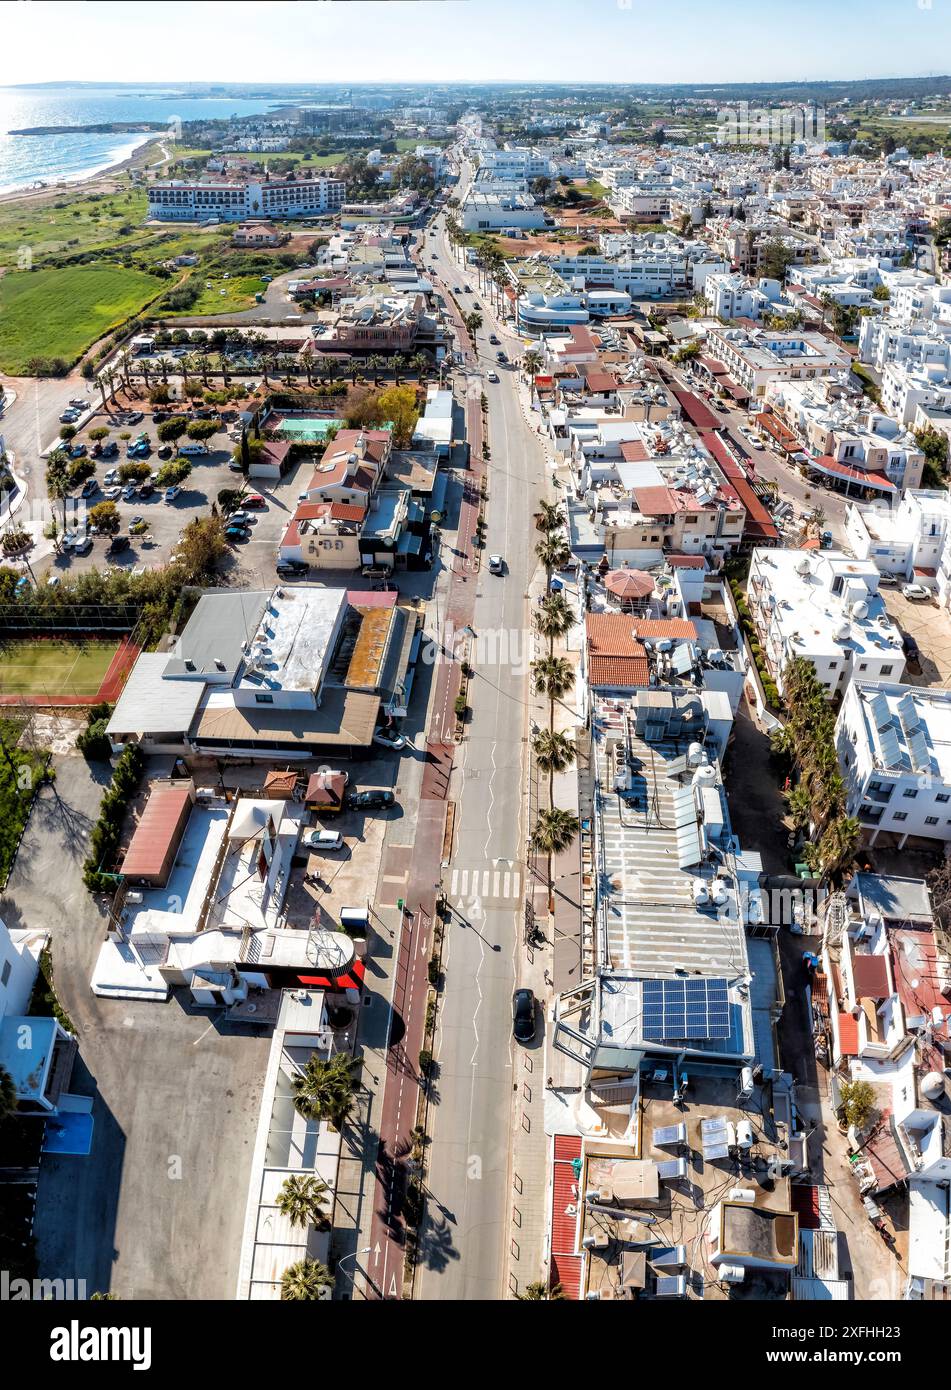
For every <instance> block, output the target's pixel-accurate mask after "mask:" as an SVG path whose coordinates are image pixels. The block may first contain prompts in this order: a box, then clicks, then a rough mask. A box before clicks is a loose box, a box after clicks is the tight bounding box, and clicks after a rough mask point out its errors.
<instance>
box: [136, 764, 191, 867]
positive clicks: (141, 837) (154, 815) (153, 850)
mask: <svg viewBox="0 0 951 1390" xmlns="http://www.w3.org/2000/svg"><path fill="white" fill-rule="evenodd" d="M191 801H192V784H191V781H190V780H189V781H187V782H177V783H174V784H171V785H169V786H164V787H156V788H155V789H154V790H153V792H152V795H151V796H150V797H149V799H148V801H147V802H146V803H145V810H144V811H143V812H142V818H141V820H140V821H139V823H138V825H137V826H136V828H135V833H134V835H133V836H132V839H131V840H130V841H129V848H128V849H127V850H126V853H125V858H124V859H123V861H122V873H123V874H124V875H125V876H126V877H127V878H153V877H154V876H155V875H156V874H159V873H161V871H162V868H163V865H164V864H165V859H166V856H167V854H168V852H169V850H170V849H171V847H172V846H173V845H175V844H176V843H177V841H178V840H179V839H181V831H182V827H183V826H184V824H185V820H184V818H183V813H184V810H185V807H186V806H190V805H191Z"/></svg>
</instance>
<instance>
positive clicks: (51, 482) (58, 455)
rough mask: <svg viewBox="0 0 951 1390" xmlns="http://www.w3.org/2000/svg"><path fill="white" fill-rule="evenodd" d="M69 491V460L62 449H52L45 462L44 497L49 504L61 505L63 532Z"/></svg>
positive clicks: (70, 486)
mask: <svg viewBox="0 0 951 1390" xmlns="http://www.w3.org/2000/svg"><path fill="white" fill-rule="evenodd" d="M71 491H72V484H71V483H70V481H69V459H68V458H67V456H66V454H65V452H64V451H63V450H62V449H54V450H53V452H52V453H51V454H50V456H49V458H48V459H47V460H46V495H47V497H48V498H49V499H50V501H51V502H62V504H63V530H65V529H66V498H67V497H68V496H69V494H70V492H71Z"/></svg>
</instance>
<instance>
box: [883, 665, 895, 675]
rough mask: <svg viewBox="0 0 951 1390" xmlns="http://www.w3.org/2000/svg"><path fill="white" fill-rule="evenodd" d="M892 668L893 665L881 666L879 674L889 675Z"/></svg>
mask: <svg viewBox="0 0 951 1390" xmlns="http://www.w3.org/2000/svg"><path fill="white" fill-rule="evenodd" d="M894 669H895V668H894V666H883V667H882V669H881V671H880V672H879V675H882V676H890V675H891V673H892V671H893V670H894Z"/></svg>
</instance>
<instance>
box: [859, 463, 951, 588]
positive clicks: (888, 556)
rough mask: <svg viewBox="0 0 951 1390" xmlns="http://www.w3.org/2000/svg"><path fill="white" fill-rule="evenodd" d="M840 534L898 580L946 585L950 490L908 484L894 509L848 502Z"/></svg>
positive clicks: (950, 563)
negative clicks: (943, 490)
mask: <svg viewBox="0 0 951 1390" xmlns="http://www.w3.org/2000/svg"><path fill="white" fill-rule="evenodd" d="M845 534H846V538H847V540H848V542H849V546H850V548H851V550H852V553H853V555H855V557H856V558H857V559H859V560H870V561H871V562H872V564H873V565H875V567H876V569H877V570H878V571H879V573H880V574H892V575H895V576H896V578H898V579H900V580H902V582H903V583H904V582H909V583H910V582H912V581H914V582H916V583H919V584H927V585H929V586H932V585H933V586H936V587H938V586H940V585H941V584H942V582H943V585H944V590H943V594H941V601H942V602H943V603H944V604H947V599H948V590H949V588H951V494H949V493H947V492H942V491H940V490H936V489H929V488H913V489H910V490H909V491H908V492H906V493H905V495H904V496H903V497H902V499H901V503H900V504H899V506H898V507H897V508H895V509H891V508H889V507H881V506H878V507H876V506H871V507H859V506H855V505H853V506H850V507H849V509H848V511H847V512H846V516H845Z"/></svg>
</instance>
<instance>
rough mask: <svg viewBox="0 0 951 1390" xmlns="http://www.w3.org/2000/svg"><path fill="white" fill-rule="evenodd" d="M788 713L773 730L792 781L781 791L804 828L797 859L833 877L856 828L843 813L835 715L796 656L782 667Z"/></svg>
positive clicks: (850, 851) (844, 863) (854, 842)
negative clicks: (793, 777) (805, 839)
mask: <svg viewBox="0 0 951 1390" xmlns="http://www.w3.org/2000/svg"><path fill="white" fill-rule="evenodd" d="M783 697H784V700H785V704H786V708H787V711H788V717H787V719H786V723H785V725H784V726H783V728H782V729H781V730H779V731H777V732H776V733H774V735H773V746H774V748H775V749H776V751H777V752H780V753H782V754H784V755H785V756H786V757H788V758H789V759H790V760H791V762H792V765H793V768H794V770H795V772H796V779H797V780H796V783H795V785H794V786H792V787H791V788H790V789H789V790H788V791H787V792H785V793H784V795H785V797H786V803H787V805H788V807H789V811H790V814H791V815H792V817H793V820H794V822H795V824H796V826H797V828H798V829H801V830H809V832H810V843H809V844H807V845H805V846H804V848H803V859H804V860H805V862H806V863H807V864H808V865H809V867H810V869H812V871H813V872H814V873H816V874H818V875H819V877H820V878H821V879H823V880H831V879H834V878H835V877H836V876H837V875H840V874H841V873H842V872H843V870H845V869H846V868H847V867H848V866H849V865H850V864H851V863H852V860H853V859H854V857H855V851H856V849H857V848H858V843H859V838H860V835H861V827H860V825H859V822H858V821H857V820H856V819H855V818H854V817H852V816H848V815H847V814H846V790H845V783H844V781H843V780H842V775H841V773H840V771H839V758H838V754H837V752H836V746H835V715H834V713H833V711H832V708H831V706H830V704H829V701H828V699H827V698H826V692H825V690H824V689H823V687H822V685H821V684H820V682H819V679H818V677H817V676H816V672H815V668H814V667H813V665H812V663H811V662H810V661H805V660H803V658H802V657H796V658H795V660H793V661H790V662H788V663H787V665H786V667H785V669H784V671H783Z"/></svg>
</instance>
